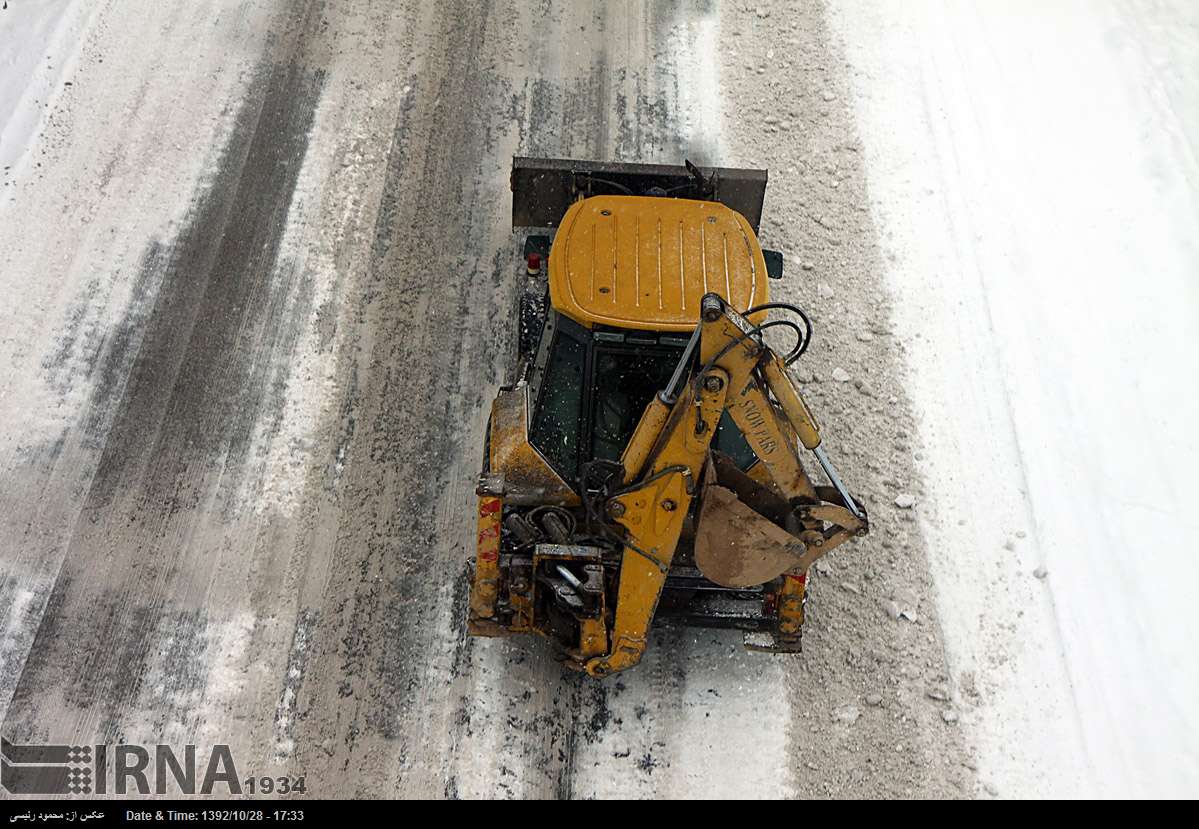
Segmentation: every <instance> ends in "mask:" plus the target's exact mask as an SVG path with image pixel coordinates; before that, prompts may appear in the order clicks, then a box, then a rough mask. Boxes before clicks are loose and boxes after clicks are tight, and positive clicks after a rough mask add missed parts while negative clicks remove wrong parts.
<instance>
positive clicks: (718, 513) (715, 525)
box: [695, 453, 807, 587]
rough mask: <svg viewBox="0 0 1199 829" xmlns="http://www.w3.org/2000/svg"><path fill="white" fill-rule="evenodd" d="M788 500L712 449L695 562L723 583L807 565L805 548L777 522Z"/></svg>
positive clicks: (738, 583)
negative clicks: (712, 453)
mask: <svg viewBox="0 0 1199 829" xmlns="http://www.w3.org/2000/svg"><path fill="white" fill-rule="evenodd" d="M788 514H790V512H789V510H788V509H787V503H786V501H785V500H784V499H783V498H782V497H780V496H779V495H778V494H776V493H775V492H774V491H773V490H771V489H769V488H768V487H766V486H764V485H762V484H761V483H759V482H758V481H756V480H754V479H753V478H751V477H750V476H749V475H747V474H745V473H744V472H742V471H741V470H740V469H738V468H737V467H736V466H735V465H734V464H733V463H732V462H731V461H730V460H729V459H728V458H727V457H726V456H724V455H721V454H720V453H714V457H713V459H712V460H711V461H710V462H709V464H708V468H707V471H706V472H705V474H704V486H703V489H702V492H701V494H700V510H699V521H698V523H697V525H696V532H695V565H696V567H698V568H699V569H700V572H702V573H703V574H704V578H706V579H708V580H709V581H712V582H715V583H716V584H719V585H721V586H722V587H751V586H753V585H757V584H762V583H763V582H768V581H770V580H771V579H774V578H776V577H778V576H780V575H782V574H783V573H785V572H787V571H788V570H791V569H793V568H795V567H799V566H803V565H805V564H806V562H805V559H806V558H807V556H805V553H806V548H805V546H804V544H803V542H802V541H800V539H798V538H797V537H795V536H794V535H792V534H791V533H790V532H788V531H787V530H786V529H784V528H783V527H782V526H780V524H781V523H782V520H780V519H782V517H783V516H786V515H788Z"/></svg>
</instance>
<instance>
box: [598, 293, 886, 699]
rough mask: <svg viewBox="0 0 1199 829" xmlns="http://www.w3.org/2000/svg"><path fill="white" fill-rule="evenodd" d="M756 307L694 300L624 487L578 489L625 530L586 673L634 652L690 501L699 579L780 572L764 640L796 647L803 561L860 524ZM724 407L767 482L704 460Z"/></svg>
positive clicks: (627, 661)
mask: <svg viewBox="0 0 1199 829" xmlns="http://www.w3.org/2000/svg"><path fill="white" fill-rule="evenodd" d="M755 314H758V315H759V316H761V317H764V316H765V314H764V309H750V310H749V311H748V312H747V313H746V315H745V316H743V315H741V314H739V313H737V312H736V311H734V310H733V309H732V308H730V307H729V306H728V304H727V303H726V302H725V301H724V300H723V299H721V297H720V296H719V295H717V294H707V295H705V296H704V297H703V300H702V304H701V320H700V324H699V326H698V328H697V329H696V333H695V335H694V336H693V337H692V339H691V343H690V345H689V346H688V348H687V350H686V352H685V353H684V355H683V358H682V360H681V361H680V363H679V367H678V369H677V370H676V371H675V374H674V377H673V378H672V380H671V382H670V386H669V387H668V388H666V389H663V390H662V392H660V393H659V394H658V395H657V396H656V397H655V398H654V400H653V401H652V402H651V403H650V404H649V406H648V407H647V408H646V410H645V412H644V413H643V415H642V417H641V420H640V422H639V423H638V426H637V428H636V430H635V431H634V433H633V437H632V439H631V440H630V442H629V444H628V446H627V447H626V449H625V451H624V453H623V455H622V456H621V466H622V467H623V473H624V474H623V482H622V485H621V486H620V488H619V489H617V490H616V491H611V490H608V491H600V492H599V493H598V495H597V492H596V491H591V492H585V493H584V496H583V497H584V500H585V502H586V501H588V500H590V502H591V504H592V505H593V508H594V507H595V506H597V505H596V504H595V502H596V499H597V497H598V498H601V499H602V510H603V511H604V513H605V515H606V518H607V519H608V520H609V521H610V522H612V523H615V524H618V525H620V526H621V527H623V529H624V535H623V539H622V540H623V545H624V548H623V553H622V561H621V566H620V576H619V586H618V590H617V601H616V608H615V615H614V618H613V622H612V629H611V631H610V632H609V636H608V640H609V641H610V643H611V644H610V647H609V648H608V649H607V650H606V651H605V652H603V653H600V654H598V655H595V656H592V657H590V658H589V659H587V660H586V661H585V662H584V663H583V665H582V667H584V669H585V670H586V671H587V673H589V674H591V675H592V676H605V675H607V674H610V673H614V672H616V671H622V670H625V669H627V668H629V667H632V666H633V665H635V664H637V662H638V661H640V659H641V656H642V654H643V653H644V652H645V647H646V636H647V633H648V631H649V626H650V623H651V621H652V620H653V617H654V613H655V609H656V607H657V604H658V600H659V597H660V595H661V593H662V588H663V585H664V584H665V582H666V578H667V574H668V573H669V571H670V568H671V562H672V559H673V557H674V554H675V549H676V546H677V545H678V542H679V537H680V534H681V532H682V529H683V522H684V519H685V518H686V516H687V514H688V510H689V509H690V507H691V502H692V499H694V498H696V497H701V498H702V502H701V509H700V515H699V525H700V531H699V533H698V534H697V535H698V538H699V539H701V543H699V544H697V550H696V562H697V563H698V565H699V567H700V569H701V570H703V572H704V575H705V576H706V577H707V578H708V579H711V580H712V581H714V582H717V583H720V584H727V585H729V586H733V587H736V586H743V585H750V584H755V583H761V582H763V581H765V580H768V579H772V578H775V577H777V576H779V574H784V586H783V589H782V590H781V591H780V595H779V597H778V599H777V601H778V603H779V607H778V612H779V626H778V632H777V634H776V636H775V641H774V643H773V647H771V648H769V649H771V650H791V649H795V648H797V647H798V633H799V626H800V624H801V623H802V613H803V591H804V584H805V576H806V572H807V569H808V568H809V567H810V566H811V565H812V564H813V563H814V562H815V561H816V560H817V559H818V558H820V556H822V555H824V554H825V553H827V552H829V551H830V550H832V549H833V548H834V547H836V546H837V545H839V544H841V543H842V542H843V541H845V540H846V539H848V538H851V537H853V536H855V535H864V534H865V533H866V531H867V526H868V525H867V517H866V514H865V511H864V509H863V508H862V507H861V506H860V505H859V504H858V503H857V502H856V501H855V500H854V499H853V497H852V496H851V495H850V494H849V493H848V491H846V489H845V487H844V485H843V484H842V483H841V481H840V479H839V477H838V476H837V473H836V470H835V469H834V468H833V466H832V464H831V463H830V462H829V460H828V458H827V456H826V455H825V453H824V451H823V449H822V448H821V446H820V430H819V427H818V426H817V424H816V421H815V419H814V418H813V417H812V414H811V412H810V411H809V410H808V407H807V405H806V404H805V403H804V401H803V398H802V396H801V395H800V393H799V391H798V390H797V389H796V388H795V386H794V385H793V384H792V382H791V380H790V379H789V377H788V376H787V373H786V367H785V364H784V362H783V360H782V358H780V357H779V356H778V355H777V354H776V353H775V352H774V351H773V350H771V349H770V348H769V347H768V346H767V345H766V344H765V342H764V340H763V337H762V328H763V327H764V326H763V325H755V324H753V323H751V322H750V320H749V319H748V318H747V317H752V316H754V315H755ZM696 348H698V349H699V357H698V360H696V359H695V355H694V351H695V349H696ZM693 366H698V368H694V367H693ZM725 411H728V412H729V414H730V415H731V417H732V418H733V421H734V422H735V423H736V425H737V426H738V427H739V428H740V430H741V432H742V433H743V434H744V435H745V438H746V439H747V441H748V443H749V445H750V447H751V448H752V449H753V451H754V453H755V454H756V455H757V457H758V458H759V459H760V460H761V462H762V463H763V465H764V467H765V469H766V470H767V471H768V472H769V477H770V479H771V480H772V481H773V483H774V485H775V488H776V489H775V490H771V489H770V488H769V487H766V486H764V485H763V484H761V483H760V482H758V481H755V480H754V479H752V478H750V476H748V475H744V474H739V473H737V472H736V470H729V471H728V473H727V475H726V476H725V477H724V479H721V476H720V475H719V470H717V469H715V468H714V467H715V466H716V464H714V463H713V464H711V465H710V464H709V458H710V453H709V449H710V446H711V443H712V439H713V436H714V434H715V431H716V426H717V424H718V423H719V421H720V418H721V416H722V414H723V413H724V412H725ZM800 445H802V446H803V447H804V448H805V449H807V450H810V451H811V452H813V453H814V455H815V457H816V458H817V460H818V462H819V463H820V465H821V467H822V468H823V470H824V472H825V474H826V475H827V477H828V479H829V481H830V483H831V484H832V486H829V487H825V486H815V485H813V483H812V481H811V479H810V478H809V477H808V475H807V473H806V472H805V471H804V467H803V464H802V463H801V461H800V456H799V446H800ZM705 475H706V477H707V480H704V478H705ZM730 479H731V480H730ZM747 501H748V502H750V503H754V504H755V506H758V507H760V508H763V510H764V512H765V513H766V514H768V515H769V516H770V517H771V518H772V519H773V521H768V520H766V519H765V518H763V515H762V514H761V513H760V512H758V511H755V510H754V509H751V508H750V506H747V504H746V502H747ZM713 525H715V526H713ZM704 539H707V541H706V543H705V542H703V540H704ZM792 645H794V647H791V646H792Z"/></svg>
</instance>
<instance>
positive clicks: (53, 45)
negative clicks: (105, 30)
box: [0, 0, 99, 173]
mask: <svg viewBox="0 0 1199 829" xmlns="http://www.w3.org/2000/svg"><path fill="white" fill-rule="evenodd" d="M98 6H99V4H98V3H97V4H89V3H84V2H81V0H32V2H31V0H9V2H8V8H6V9H4V10H3V11H0V171H3V170H4V169H5V168H9V167H16V166H18V164H19V163H20V161H21V159H22V157H23V156H24V155H25V153H26V152H27V151H28V150H29V149H30V147H31V146H32V145H33V143H34V140H35V139H36V137H37V135H38V133H40V132H41V129H42V125H43V124H44V122H45V118H46V115H47V114H48V113H50V112H51V111H52V110H53V107H52V105H51V104H52V102H53V100H54V98H55V97H57V95H58V94H59V93H60V91H61V90H62V83H63V80H64V79H65V78H66V77H67V75H68V74H69V70H70V68H71V66H72V65H73V64H74V61H75V60H76V49H77V46H78V44H79V42H80V41H81V40H82V36H83V32H84V31H85V30H86V29H87V25H88V22H89V21H90V19H91V16H92V14H94V12H95V10H96V8H97V7H98ZM11 172H12V171H10V173H11Z"/></svg>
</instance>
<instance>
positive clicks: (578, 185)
mask: <svg viewBox="0 0 1199 829" xmlns="http://www.w3.org/2000/svg"><path fill="white" fill-rule="evenodd" d="M511 184H512V227H514V228H518V227H557V226H558V223H559V222H560V221H561V220H562V216H563V214H565V213H566V210H567V208H568V207H570V206H571V205H572V204H574V203H575V202H576V201H578V200H579V199H581V198H588V197H590V196H600V195H625V196H662V197H666V198H672V197H673V198H684V199H698V200H700V201H714V202H720V203H721V204H723V205H724V206H725V207H729V208H731V209H733V210H736V211H737V212H738V213H740V214H741V215H742V216H744V217H745V219H746V221H748V222H749V224H750V226H751V227H753V229H754V232H755V233H757V232H758V225H759V224H760V223H761V221H762V203H763V200H764V199H765V197H766V171H765V170H743V169H736V168H731V167H706V168H704V169H702V170H701V169H700V168H698V167H696V166H695V165H693V164H690V163H689V162H688V163H687V165H686V166H679V165H673V164H620V163H616V162H604V161H576V160H572V159H560V158H522V157H517V158H514V159H512V180H511Z"/></svg>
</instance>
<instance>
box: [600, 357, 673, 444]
mask: <svg viewBox="0 0 1199 829" xmlns="http://www.w3.org/2000/svg"><path fill="white" fill-rule="evenodd" d="M678 361H679V355H678V354H677V353H672V352H661V351H659V352H656V353H655V352H651V351H632V350H628V351H626V350H606V349H600V350H597V352H596V356H595V382H594V385H593V388H594V389H595V400H594V402H593V404H592V412H593V415H592V426H591V454H592V457H594V458H602V459H604V460H610V461H618V460H620V455H621V453H622V452H624V448H625V446H627V445H628V442H629V438H631V437H632V436H633V430H634V429H635V428H637V422H638V421H639V420H641V415H642V413H643V412H644V411H645V407H646V406H648V405H649V403H650V401H651V400H653V397H654V395H655V394H656V393H657V392H659V391H661V390H662V389H663V388H665V387H666V383H667V382H668V381H669V380H670V375H671V373H672V372H673V371H674V367H675V365H676V364H677V363H678Z"/></svg>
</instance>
